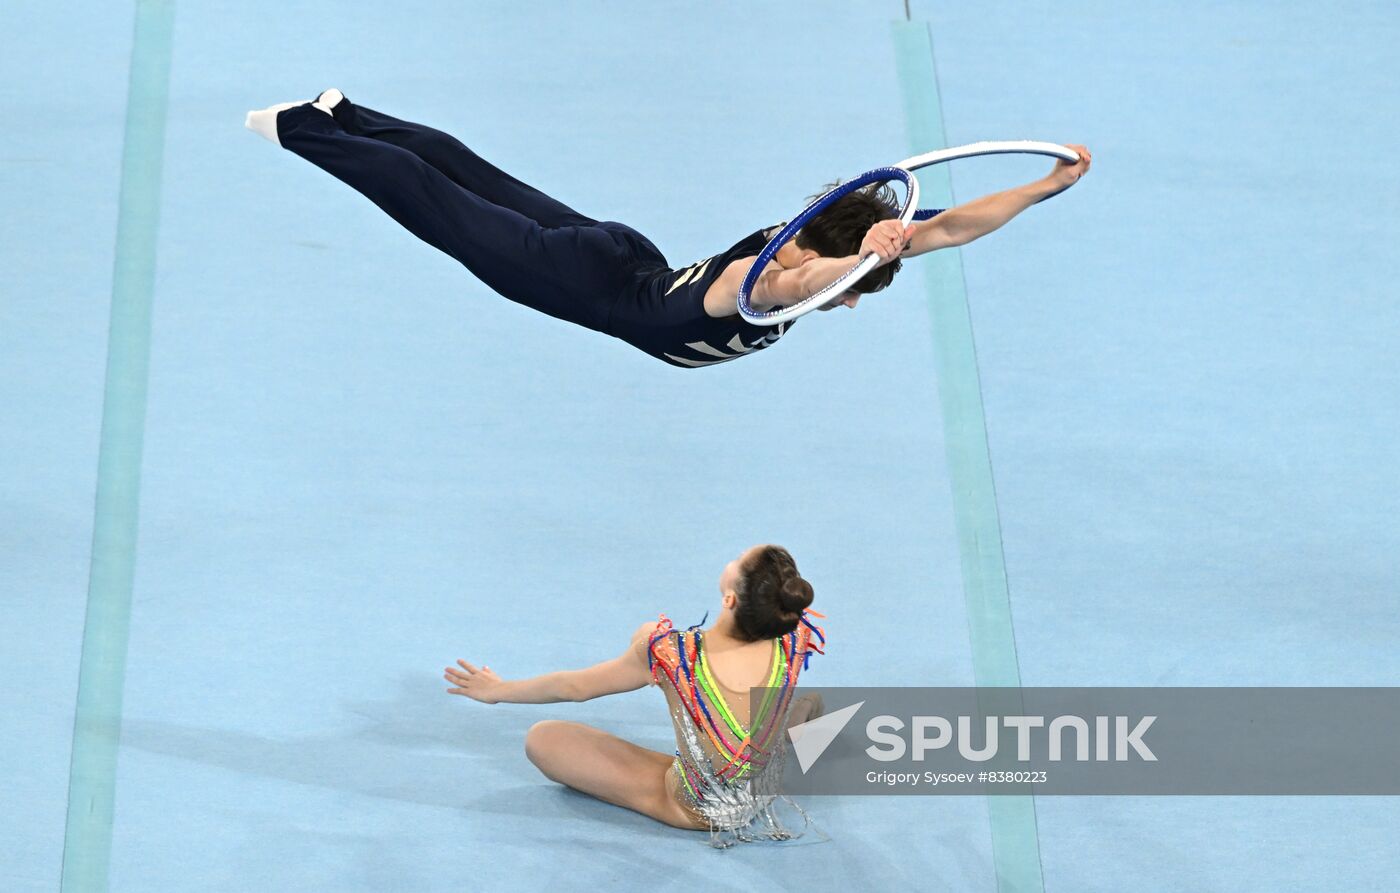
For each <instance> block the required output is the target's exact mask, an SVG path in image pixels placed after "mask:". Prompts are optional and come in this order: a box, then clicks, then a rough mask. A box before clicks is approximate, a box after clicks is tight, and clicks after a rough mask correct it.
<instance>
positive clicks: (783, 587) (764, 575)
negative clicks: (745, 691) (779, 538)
mask: <svg viewBox="0 0 1400 893" xmlns="http://www.w3.org/2000/svg"><path fill="white" fill-rule="evenodd" d="M735 595H736V596H737V597H738V600H739V602H738V604H737V605H735V607H734V622H735V625H736V626H737V627H738V628H739V634H740V635H742V636H744V637H746V638H748V639H749V640H750V641H755V642H756V641H758V640H760V639H776V638H778V637H779V636H785V635H787V634H788V633H790V632H792V631H793V630H794V629H797V624H798V623H800V622H801V620H802V612H803V611H805V610H806V609H807V606H808V605H810V604H812V596H813V593H812V584H811V583H808V582H807V581H806V580H804V579H802V575H801V574H800V573H798V572H797V562H795V561H793V560H792V555H791V554H790V553H789V552H788V550H787V549H784V548H783V547H782V546H763V547H761V548H759V549H758V550H756V551H754V553H753V554H752V555H751V556H750V557H749V558H748V559H747V560H746V561H745V562H744V566H743V567H742V568H740V578H739V584H738V586H737V587H736V590H735Z"/></svg>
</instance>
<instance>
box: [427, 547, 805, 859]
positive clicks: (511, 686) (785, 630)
mask: <svg viewBox="0 0 1400 893" xmlns="http://www.w3.org/2000/svg"><path fill="white" fill-rule="evenodd" d="M719 588H720V595H721V599H720V604H721V606H722V607H721V610H720V614H719V617H718V619H716V620H715V622H714V624H713V625H711V626H710V628H709V629H704V630H702V629H700V628H699V627H698V626H695V627H691V628H690V629H687V630H676V629H672V628H671V622H670V621H669V620H667V619H666V618H665V616H662V618H661V620H660V621H659V622H652V623H646V624H643V625H642V626H641V627H639V628H638V629H637V631H636V632H635V633H633V634H632V639H631V642H630V643H629V644H628V646H627V650H626V651H624V652H622V654H620V655H619V656H617V657H615V658H613V659H612V660H609V661H604V662H603V663H600V664H597V665H595V666H592V667H589V668H588V669H584V670H566V671H563V672H557V673H547V674H545V675H543V676H536V677H534V678H531V679H519V680H505V679H502V678H500V677H499V676H497V675H496V674H495V673H494V672H492V671H491V668H490V667H486V666H482V667H477V666H475V665H473V664H471V663H468V662H467V661H465V660H459V661H457V666H456V667H448V668H447V669H446V670H445V671H444V673H445V677H444V678H446V679H447V681H448V682H450V683H452V686H453V687H452V688H449V689H448V692H449V693H451V694H454V695H464V696H466V697H468V698H471V699H473V700H476V701H481V702H483V703H486V704H496V703H501V702H508V703H516V704H546V703H553V702H556V701H587V700H590V699H592V698H597V697H601V696H603V695H610V694H617V693H619V692H625V691H635V690H636V689H639V688H643V687H644V686H646V685H648V684H656V685H657V686H659V687H660V688H661V691H662V693H663V694H664V695H665V696H666V705H667V709H668V711H669V712H670V714H671V719H672V723H673V725H674V727H675V733H676V752H675V755H674V756H672V755H668V754H664V753H659V752H657V751H654V750H648V749H646V748H644V747H639V746H638V745H636V744H632V743H630V742H628V741H624V740H622V739H621V738H618V737H616V736H614V735H610V734H608V733H607V732H604V731H602V730H601V729H595V728H593V727H591V726H586V725H582V724H580V723H575V722H563V721H560V720H552V719H551V720H545V721H543V722H538V723H535V725H534V726H532V727H531V728H530V731H529V733H528V734H527V735H526V736H525V755H526V756H527V757H529V759H530V762H532V763H534V764H535V766H536V767H538V768H539V770H540V771H541V772H543V773H544V774H545V776H546V777H548V778H550V779H552V780H553V781H557V782H559V783H560V784H563V785H568V786H569V787H571V788H574V789H575V790H578V791H582V792H583V793H585V794H591V795H592V796H594V797H597V798H598V799H600V800H605V801H607V802H608V803H612V804H614V805H617V806H623V807H626V808H627V809H631V810H635V811H637V812H640V813H642V814H643V815H646V816H650V817H651V818H653V819H656V820H657V821H659V822H664V823H666V824H668V825H672V826H675V827H677V828H690V829H697V830H705V829H708V830H709V831H710V833H711V843H713V844H714V845H716V846H727V845H729V844H731V843H734V842H737V841H744V840H755V839H770V840H783V839H787V838H789V837H793V836H795V834H794V832H793V831H791V830H789V829H788V828H787V827H786V826H785V825H784V823H783V821H782V820H781V819H780V817H779V815H778V807H779V805H780V803H789V804H791V801H787V800H786V798H782V797H781V796H780V795H779V790H778V786H779V782H780V780H781V776H782V772H783V754H784V750H785V747H786V744H787V736H786V734H785V732H786V731H787V729H788V727H789V726H792V725H797V724H799V723H803V722H806V721H807V720H809V719H811V718H813V715H814V714H815V713H817V712H819V706H818V705H819V703H820V702H819V700H818V699H816V698H815V697H814V696H804V697H802V698H798V697H796V696H795V694H796V688H797V677H798V675H799V674H800V673H801V672H802V670H803V669H804V668H805V667H806V664H807V659H808V655H809V654H810V653H812V652H817V653H822V644H823V642H824V641H825V640H824V638H823V635H822V631H821V630H820V628H818V627H817V626H815V625H814V624H813V623H812V619H813V618H817V617H820V616H821V615H819V614H817V613H815V612H813V611H808V610H807V607H808V605H810V604H811V603H812V587H811V585H810V584H809V583H808V582H807V581H806V580H804V579H802V577H801V575H799V574H798V572H797V565H796V564H795V563H794V562H793V560H792V556H791V555H790V554H788V551H787V550H786V549H783V548H781V547H778V546H754V547H753V548H751V549H749V550H748V551H746V552H745V553H744V554H743V555H741V556H739V557H738V558H736V559H735V560H733V561H731V562H729V564H728V565H726V566H725V568H724V572H723V573H722V574H721V575H720V578H719ZM759 687H763V688H764V690H765V693H764V694H763V695H762V696H761V697H760V698H759V703H757V704H753V703H750V689H755V688H759ZM792 805H793V808H794V811H795V812H796V813H797V814H799V815H801V816H802V817H803V819H804V821H805V814H804V813H802V812H801V810H800V809H797V808H796V806H795V804H792Z"/></svg>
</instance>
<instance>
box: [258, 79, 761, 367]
mask: <svg viewBox="0 0 1400 893" xmlns="http://www.w3.org/2000/svg"><path fill="white" fill-rule="evenodd" d="M277 133H278V138H279V140H280V141H281V143H282V145H283V146H284V147H285V148H287V149H289V150H291V151H292V152H295V153H296V154H297V155H300V156H301V157H302V158H305V159H306V160H307V161H310V162H311V163H312V164H315V165H316V166H317V167H320V168H321V169H322V170H325V171H326V172H328V173H330V174H331V175H333V176H335V177H336V178H337V179H339V180H341V181H343V182H345V183H347V184H348V185H350V186H352V187H354V188H355V189H356V190H358V191H359V192H360V193H362V194H363V195H364V196H365V197H366V198H368V199H369V200H370V201H372V202H374V203H375V204H376V205H378V206H379V207H380V208H381V209H383V210H384V212H385V213H387V214H388V215H389V216H390V217H393V218H394V219H395V220H397V221H398V222H399V223H400V224H402V225H403V226H404V227H405V228H406V229H408V231H409V232H411V233H413V234H414V235H415V236H417V237H418V238H420V239H422V240H423V241H425V242H427V243H428V244H429V245H432V246H433V247H434V248H437V249H438V250H440V251H442V252H444V253H446V254H448V255H450V256H451V257H453V258H455V259H456V260H458V261H460V262H461V263H462V264H463V265H464V266H466V268H467V269H468V270H471V272H472V273H473V274H474V275H475V276H476V277H477V278H478V279H480V280H481V281H482V282H484V283H486V285H488V286H490V287H491V288H492V289H493V290H494V291H496V292H498V293H499V294H501V295H503V296H505V297H507V298H509V299H510V300H512V301H515V302H517V303H520V304H524V305H525V306H527V307H532V308H534V309H535V310H539V311H540V312H542V313H547V314H549V315H550V316H553V317H556V318H558V319H563V320H567V321H568V322H572V323H576V324H578V325H581V326H585V327H587V328H590V329H593V330H595V331H598V332H604V333H606V334H609V335H612V336H614V337H616V338H620V339H622V340H623V341H626V342H627V343H628V344H631V345H632V346H633V347H636V348H637V349H639V350H641V351H643V352H645V353H647V354H650V355H651V356H653V357H656V358H657V359H659V360H662V361H663V362H666V363H670V364H671V365H673V366H681V367H696V366H709V365H713V364H715V363H722V362H725V361H726V360H732V359H737V358H739V357H742V356H746V355H748V354H749V353H752V352H754V351H758V350H762V349H764V348H766V347H768V346H769V345H770V344H773V343H774V342H776V341H777V340H778V339H779V338H781V337H782V336H783V334H784V332H786V331H787V329H788V325H780V326H773V327H769V326H755V325H750V324H749V323H747V322H745V321H744V320H743V318H742V317H740V316H739V315H738V313H737V312H736V313H735V314H734V315H732V316H725V317H721V318H715V317H712V316H709V315H708V314H706V313H705V304H704V300H705V291H706V289H708V288H709V286H710V284H711V283H713V282H714V280H715V278H716V277H717V276H719V274H720V273H722V272H724V269H725V267H727V266H728V265H729V264H730V263H731V262H732V261H735V260H738V259H740V258H745V257H754V256H756V255H757V254H758V253H759V251H760V250H761V249H762V248H763V246H764V244H765V242H766V241H767V239H766V236H765V232H764V231H759V232H756V233H753V234H752V235H750V236H747V237H746V238H744V239H743V240H741V241H740V242H739V243H738V244H736V245H734V246H733V247H732V248H730V249H729V250H728V251H725V252H724V253H722V254H717V255H715V256H714V257H711V258H708V259H707V260H703V261H700V262H698V263H695V264H692V265H691V266H688V267H685V268H682V269H679V270H673V269H671V267H670V265H669V264H667V263H666V258H665V256H664V255H662V253H661V252H660V251H659V250H658V249H657V247H656V246H655V245H653V244H652V243H651V241H650V240H648V239H647V238H646V237H645V236H643V235H642V234H641V233H639V232H637V231H636V230H634V229H632V228H631V227H628V226H625V225H623V224H621V223H615V222H611V221H597V220H594V219H592V218H591V217H586V216H584V215H582V214H580V213H578V212H577V211H575V210H573V209H572V208H569V207H568V206H566V205H564V204H563V203H561V202H558V201H556V200H555V199H552V198H550V197H549V196H547V195H545V194H544V193H542V192H540V191H539V190H537V189H535V188H533V187H531V186H528V185H526V184H524V183H522V182H520V181H519V180H517V179H515V178H514V177H512V176H510V175H509V174H507V173H505V172H504V171H502V170H500V169H499V168H497V167H495V166H494V165H492V164H490V163H489V162H487V161H485V160H483V159H482V158H481V157H480V156H478V155H477V154H476V153H475V152H473V151H471V150H470V149H468V148H467V147H466V146H464V145H462V143H461V142H459V141H458V140H457V139H455V138H454V137H452V136H449V135H448V134H446V133H443V132H441V131H439V130H434V129H432V128H430V127H424V126H422V125H421V124H411V123H409V122H406V121H400V120H399V119H397V118H391V117H390V116H388V115H385V114H381V113H379V112H376V111H373V110H371V109H367V108H364V107H363V106H356V105H353V104H351V102H350V101H349V100H342V101H341V102H339V103H338V104H337V105H336V106H335V109H334V116H333V117H332V116H331V115H327V114H326V113H325V112H322V111H319V110H318V109H315V108H313V107H312V106H310V105H303V106H297V107H295V108H291V109H287V110H286V111H284V112H282V113H280V114H279V115H278V116H277Z"/></svg>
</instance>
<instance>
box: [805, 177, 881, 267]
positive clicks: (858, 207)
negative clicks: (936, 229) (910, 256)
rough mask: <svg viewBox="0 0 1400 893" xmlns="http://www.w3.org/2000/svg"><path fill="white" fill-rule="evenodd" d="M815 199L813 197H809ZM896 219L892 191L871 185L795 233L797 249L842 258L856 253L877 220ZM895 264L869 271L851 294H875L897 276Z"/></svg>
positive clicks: (828, 187)
mask: <svg viewBox="0 0 1400 893" xmlns="http://www.w3.org/2000/svg"><path fill="white" fill-rule="evenodd" d="M838 185H840V184H839V183H832V184H831V185H829V186H827V187H826V189H824V190H822V192H821V193H820V194H822V195H824V194H826V193H827V192H829V191H831V190H832V189H835V188H836V187H837V186H838ZM812 198H816V196H812ZM898 216H899V205H898V203H897V202H896V201H895V194H894V190H893V189H891V188H890V187H889V184H886V183H872V184H870V185H869V186H866V187H865V188H864V189H857V190H856V191H855V192H851V193H847V194H846V195H843V196H841V197H840V198H839V199H837V200H836V202H835V203H834V204H832V206H831V207H829V208H827V209H826V210H825V211H823V212H821V213H820V214H818V215H817V216H815V217H813V218H812V219H811V220H809V221H807V225H806V226H804V227H802V229H800V230H798V232H797V238H796V239H795V240H794V241H796V242H797V247H798V248H810V249H812V250H813V251H815V252H816V253H817V254H820V255H821V256H822V257H846V256H847V255H851V254H855V253H857V252H858V251H860V243H861V240H862V239H864V238H865V234H866V232H867V231H868V230H869V229H870V227H872V226H874V225H875V224H877V223H879V222H880V221H881V220H892V219H894V218H895V217H898ZM899 263H900V262H899V260H897V259H896V260H895V261H894V262H893V263H890V264H886V265H885V266H883V267H880V268H879V269H877V270H871V271H870V272H869V273H867V274H865V276H863V277H861V280H860V281H859V282H857V283H856V284H855V285H853V286H851V290H852V291H855V292H859V293H860V294H863V295H868V294H870V293H871V292H876V291H879V290H880V289H882V288H884V287H885V286H887V285H889V284H890V282H891V281H893V280H894V274H895V273H898V272H899Z"/></svg>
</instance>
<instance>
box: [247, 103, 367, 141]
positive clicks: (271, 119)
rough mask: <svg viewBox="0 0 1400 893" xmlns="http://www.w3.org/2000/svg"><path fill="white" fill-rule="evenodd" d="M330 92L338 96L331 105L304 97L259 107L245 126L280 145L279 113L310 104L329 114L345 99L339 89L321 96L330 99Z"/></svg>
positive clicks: (249, 115)
mask: <svg viewBox="0 0 1400 893" xmlns="http://www.w3.org/2000/svg"><path fill="white" fill-rule="evenodd" d="M328 93H334V94H335V96H336V98H335V99H334V100H333V101H331V102H330V104H329V105H325V104H322V102H321V99H319V98H318V99H317V100H316V101H315V102H311V101H310V100H306V99H303V100H301V101H300V102H279V103H277V104H276V105H270V106H268V107H267V108H265V109H258V110H257V111H252V112H249V113H248V117H246V118H244V119H243V126H244V127H246V128H248V129H249V130H251V131H253V132H254V133H256V134H257V135H258V136H260V137H262V138H263V139H265V140H269V141H270V142H273V143H275V144H277V145H279V146H280V145H282V141H281V140H280V139H278V138H277V115H278V113H280V112H285V111H286V110H287V109H294V108H296V107H297V106H299V105H308V104H309V105H310V106H311V107H312V108H314V109H317V110H319V111H322V112H325V113H326V114H328V115H329V114H330V113H331V109H332V108H334V107H335V105H336V103H338V102H340V100H342V99H344V98H345V97H344V96H342V95H341V93H340V91H339V90H327V91H326V92H325V93H322V94H321V97H323V98H326V99H329V98H330V97H328V96H327V95H326V94H328Z"/></svg>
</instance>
